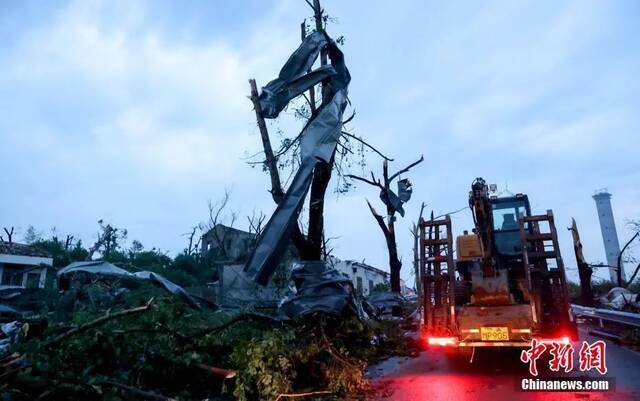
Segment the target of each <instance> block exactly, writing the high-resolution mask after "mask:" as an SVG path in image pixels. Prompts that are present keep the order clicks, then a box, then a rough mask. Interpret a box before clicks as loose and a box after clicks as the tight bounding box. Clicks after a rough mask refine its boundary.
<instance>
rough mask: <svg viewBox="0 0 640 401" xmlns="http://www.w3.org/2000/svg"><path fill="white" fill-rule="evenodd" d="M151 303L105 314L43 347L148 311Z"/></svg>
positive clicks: (47, 342) (46, 343) (150, 301)
mask: <svg viewBox="0 0 640 401" xmlns="http://www.w3.org/2000/svg"><path fill="white" fill-rule="evenodd" d="M152 302H153V298H151V299H150V300H149V301H148V302H147V304H146V305H144V306H138V307H136V308H131V309H125V310H123V311H120V312H116V313H107V314H106V315H104V316H102V317H99V318H97V319H95V320H92V321H91V322H89V323H86V324H83V325H82V326H78V327H74V328H72V329H71V330H69V331H66V332H64V333H62V334H60V335H58V336H56V337H54V338H52V339H51V340H49V341H46V342H45V343H44V345H43V346H44V347H51V346H52V345H54V344H57V343H59V342H61V341H62V340H64V339H66V338H67V337H70V336H73V335H75V334H78V333H81V332H83V331H86V330H89V329H90V328H92V327H95V326H99V325H101V324H103V323H105V322H108V321H109V320H113V319H116V318H119V317H123V316H128V315H132V314H135V313H140V312H144V311H147V310H148V309H149V307H150V306H151V303H152Z"/></svg>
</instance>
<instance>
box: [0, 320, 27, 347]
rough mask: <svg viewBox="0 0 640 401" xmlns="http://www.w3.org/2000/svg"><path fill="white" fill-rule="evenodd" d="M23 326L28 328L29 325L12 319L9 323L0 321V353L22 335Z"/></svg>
mask: <svg viewBox="0 0 640 401" xmlns="http://www.w3.org/2000/svg"><path fill="white" fill-rule="evenodd" d="M23 327H26V328H27V329H28V327H29V325H26V326H25V324H24V323H21V322H18V321H13V322H9V323H0V355H2V354H4V353H5V352H7V351H8V350H9V348H11V346H12V345H13V344H15V343H17V342H18V341H20V338H21V337H22V335H24V332H23V329H22V328H23Z"/></svg>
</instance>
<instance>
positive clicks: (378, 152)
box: [342, 131, 393, 162]
mask: <svg viewBox="0 0 640 401" xmlns="http://www.w3.org/2000/svg"><path fill="white" fill-rule="evenodd" d="M342 135H344V136H348V137H349V138H352V139H355V140H356V141H358V142H360V143H361V144H363V145H364V146H366V147H368V148H369V149H371V150H372V151H374V152H375V153H377V154H378V155H379V156H380V157H382V158H383V159H385V160H388V161H390V162H392V161H393V159H392V158H390V157H388V156H385V155H384V154H383V153H382V152H380V151H379V150H378V149H376V148H374V147H373V146H372V145H370V144H369V143H368V142H367V141H365V140H364V139H362V138H358V137H357V136H355V135H353V134H350V133H348V132H346V131H342Z"/></svg>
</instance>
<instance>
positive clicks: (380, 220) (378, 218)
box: [367, 199, 389, 241]
mask: <svg viewBox="0 0 640 401" xmlns="http://www.w3.org/2000/svg"><path fill="white" fill-rule="evenodd" d="M367 205H368V206H369V210H371V214H372V215H373V217H374V218H375V219H376V221H377V222H378V225H379V226H380V228H381V229H382V232H384V236H385V239H387V241H388V238H389V229H388V228H387V225H386V224H385V223H384V217H382V216H380V215H379V214H378V212H376V209H374V208H373V206H371V203H369V200H368V199H367Z"/></svg>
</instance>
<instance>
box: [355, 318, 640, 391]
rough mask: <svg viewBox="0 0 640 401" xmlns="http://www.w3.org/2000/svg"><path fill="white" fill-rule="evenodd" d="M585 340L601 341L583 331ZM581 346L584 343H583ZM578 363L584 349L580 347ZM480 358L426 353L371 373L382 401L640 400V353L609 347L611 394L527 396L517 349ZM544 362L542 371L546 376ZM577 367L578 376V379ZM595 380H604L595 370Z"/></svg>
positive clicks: (592, 374)
mask: <svg viewBox="0 0 640 401" xmlns="http://www.w3.org/2000/svg"><path fill="white" fill-rule="evenodd" d="M580 334H581V339H585V340H587V341H589V342H593V341H596V340H597V339H596V338H593V337H590V336H588V335H587V334H586V332H584V331H583V330H581V331H580ZM577 344H578V343H577ZM574 349H575V350H576V351H575V357H576V359H577V354H578V349H579V344H578V346H577V347H576V344H574ZM482 351H486V352H478V351H476V354H475V355H474V362H473V363H472V364H471V365H469V364H468V363H460V361H455V359H451V358H450V357H448V356H447V355H446V354H445V353H444V352H443V349H438V350H429V351H424V352H422V353H421V354H420V355H419V356H418V357H416V358H391V359H389V360H386V361H384V362H382V363H380V364H378V365H375V366H372V367H370V368H369V369H368V371H367V375H368V377H369V378H370V379H372V382H373V384H374V387H375V389H376V394H378V395H379V399H380V400H394V401H427V400H428V401H472V400H479V401H515V400H538V401H565V400H576V401H579V400H585V401H605V400H607V401H608V400H613V401H637V400H640V354H639V353H636V352H633V351H631V350H628V349H626V348H622V347H619V346H617V345H615V344H612V343H609V342H607V355H606V356H607V368H608V372H607V375H606V376H607V377H613V378H615V386H616V388H615V391H611V392H579V393H577V392H571V393H568V392H564V393H563V392H522V391H519V390H518V388H519V381H518V379H517V378H518V377H520V378H521V377H530V376H529V374H528V368H527V366H526V365H525V364H523V363H522V362H520V361H519V360H518V353H517V352H515V350H510V351H509V350H507V351H504V352H500V351H499V352H498V353H496V352H491V351H496V350H487V349H483V350H482ZM543 364H544V362H543V361H542V360H539V361H538V367H539V370H540V372H541V375H540V376H542V375H543V373H542V369H540V368H541V367H542V365H543ZM578 366H579V364H578V362H577V360H576V361H575V363H574V367H575V368H574V372H572V374H569V373H565V374H560V375H558V374H556V376H565V377H567V376H578V375H579V374H584V373H585V372H580V371H578V372H576V371H575V370H577V367H578ZM588 376H590V377H594V378H595V377H601V376H600V375H599V373H597V372H595V371H591V372H588Z"/></svg>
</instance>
